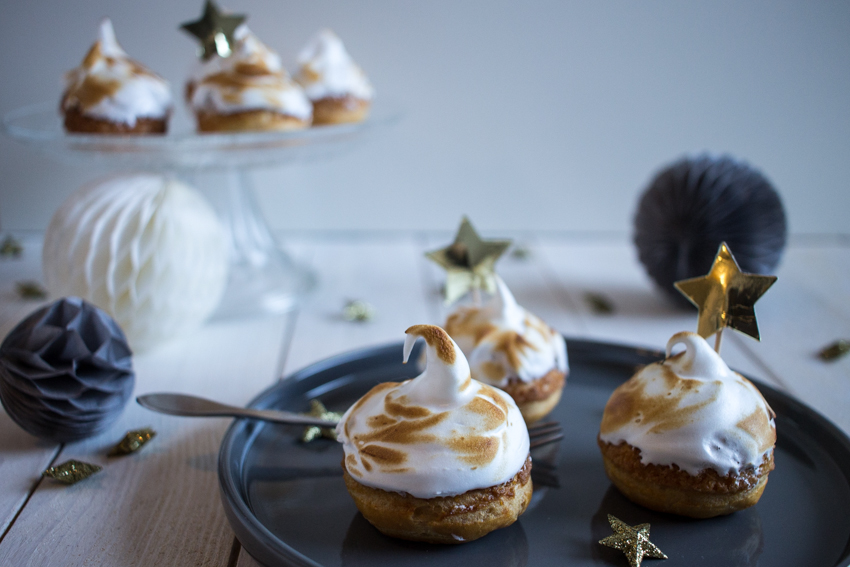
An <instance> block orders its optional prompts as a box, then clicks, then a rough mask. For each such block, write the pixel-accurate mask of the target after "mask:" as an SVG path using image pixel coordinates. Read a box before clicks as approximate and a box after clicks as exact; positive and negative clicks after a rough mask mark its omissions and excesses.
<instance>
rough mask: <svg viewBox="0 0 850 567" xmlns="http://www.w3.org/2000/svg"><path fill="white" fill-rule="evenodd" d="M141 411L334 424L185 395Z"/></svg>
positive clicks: (163, 397)
mask: <svg viewBox="0 0 850 567" xmlns="http://www.w3.org/2000/svg"><path fill="white" fill-rule="evenodd" d="M136 401H137V402H138V403H139V405H141V406H142V407H145V408H147V409H149V410H152V411H156V412H159V413H166V414H168V415H180V416H186V417H247V418H249V419H260V420H263V421H271V422H273V423H284V424H287V425H318V426H319V427H334V426H336V424H337V421H336V420H325V419H319V418H316V417H310V416H308V415H301V414H298V413H292V412H288V411H281V410H258V409H251V408H241V407H237V406H231V405H227V404H222V403H220V402H214V401H213V400H208V399H206V398H200V397H197V396H189V395H187V394H164V393H163V394H145V395H143V396H139V397H137V398H136ZM528 436H529V437H530V439H531V447H532V448H534V447H540V446H542V445H548V444H549V443H554V442H555V441H558V440H560V439H562V438H563V437H564V435H563V434H562V433H561V424H560V423H558V422H557V421H547V422H544V423H538V424H536V425H534V426H532V427H529V428H528Z"/></svg>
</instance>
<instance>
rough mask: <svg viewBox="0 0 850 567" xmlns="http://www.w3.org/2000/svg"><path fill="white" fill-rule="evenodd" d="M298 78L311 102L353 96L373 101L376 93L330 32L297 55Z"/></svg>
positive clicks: (320, 33)
mask: <svg viewBox="0 0 850 567" xmlns="http://www.w3.org/2000/svg"><path fill="white" fill-rule="evenodd" d="M298 64H299V65H300V67H301V68H300V70H299V72H298V74H297V75H296V77H295V80H296V81H298V82H299V83H300V84H301V85H302V86H303V87H304V90H305V92H306V93H307V96H308V97H310V100H319V99H322V98H338V97H344V96H348V95H351V96H354V97H356V98H359V99H362V100H372V97H374V96H375V91H374V89H373V88H372V85H371V84H370V83H369V79H367V78H366V74H365V73H363V70H362V69H361V68H360V67H359V66H358V65H357V63H355V62H354V60H353V59H352V58H351V56H350V55H349V54H348V51H346V50H345V46H344V45H343V44H342V41H341V40H340V39H339V37H337V35H336V34H335V33H334V32H332V31H331V30H328V29H325V30H321V31H320V32H319V33H317V34H316V36H315V37H314V38H313V39H312V40H310V43H308V44H307V46H306V47H304V49H302V50H301V53H299V54H298Z"/></svg>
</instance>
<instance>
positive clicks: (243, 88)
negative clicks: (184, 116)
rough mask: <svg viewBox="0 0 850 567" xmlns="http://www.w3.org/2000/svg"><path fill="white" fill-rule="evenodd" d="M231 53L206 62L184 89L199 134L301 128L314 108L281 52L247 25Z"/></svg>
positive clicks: (307, 123)
mask: <svg viewBox="0 0 850 567" xmlns="http://www.w3.org/2000/svg"><path fill="white" fill-rule="evenodd" d="M233 35H234V42H233V48H232V53H229V54H228V56H227V57H222V56H221V55H219V54H218V53H215V54H212V56H211V57H209V58H208V59H206V60H204V61H202V62H201V63H200V65H199V67H198V69H197V70H196V71H195V72H194V73H193V75H192V78H191V79H190V80H189V82H188V84H187V85H186V100H187V102H188V104H189V106H190V107H191V109H192V110H193V111H194V113H195V116H196V118H197V122H198V130H199V131H201V132H240V131H262V130H300V129H302V128H307V127H308V126H310V123H311V121H312V115H313V109H312V105H311V104H310V101H309V100H308V99H307V96H306V95H305V94H304V91H303V89H302V88H301V87H300V86H299V85H298V84H297V83H295V82H294V81H293V80H292V79H291V78H290V76H289V73H287V71H286V69H284V68H283V65H281V62H280V57H278V55H277V53H275V52H274V51H272V50H271V49H269V48H268V47H267V46H266V45H264V44H263V43H262V42H261V41H260V40H259V39H257V37H256V36H255V35H254V34H253V33H251V31H250V30H249V29H248V27H247V26H245V25H244V24H243V25H241V26H239V27H238V28H237V29H236V31H235V32H234V34H233Z"/></svg>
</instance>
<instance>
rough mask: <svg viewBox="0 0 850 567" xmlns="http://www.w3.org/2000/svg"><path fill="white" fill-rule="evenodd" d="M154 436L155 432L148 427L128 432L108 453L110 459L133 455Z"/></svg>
mask: <svg viewBox="0 0 850 567" xmlns="http://www.w3.org/2000/svg"><path fill="white" fill-rule="evenodd" d="M155 436H156V431H154V430H153V429H151V428H150V427H143V428H142V429H136V430H134V431H128V432H127V434H126V435H124V438H123V439H121V441H120V442H119V443H118V444H117V445H115V446H114V447H113V448H112V450H111V451H109V456H110V457H118V456H122V455H129V454H130V453H135V452H136V451H138V450H139V449H141V448H142V446H143V445H144V444H145V443H147V442H148V441H150V440H151V439H153V438H154V437H155Z"/></svg>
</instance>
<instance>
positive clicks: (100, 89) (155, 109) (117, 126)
mask: <svg viewBox="0 0 850 567" xmlns="http://www.w3.org/2000/svg"><path fill="white" fill-rule="evenodd" d="M65 83H66V86H65V92H64V94H63V95H62V102H61V105H60V109H61V111H62V113H63V114H64V117H65V129H66V130H67V131H69V132H85V133H92V134H163V133H165V131H166V128H167V123H168V117H169V115H170V113H171V108H172V99H171V90H170V88H169V85H168V82H167V81H165V80H164V79H163V78H162V77H160V76H158V75H156V74H155V73H153V72H152V71H150V70H149V69H147V68H146V67H144V66H143V65H141V64H140V63H138V62H136V61H134V60H133V59H130V57H129V56H128V55H127V53H125V52H124V50H123V49H122V48H121V46H120V45H118V41H117V40H116V39H115V32H114V30H113V29H112V22H111V21H110V20H109V19H108V18H104V19H103V20H102V21H101V23H100V37H99V38H98V40H97V41H96V42H95V43H94V45H92V47H91V49H89V52H88V53H87V54H86V57H85V59H83V62H82V63H81V64H80V66H79V67H77V68H76V69H73V70H71V71H69V72H68V73H67V74H66V76H65Z"/></svg>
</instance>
